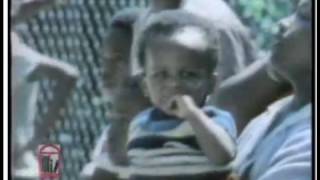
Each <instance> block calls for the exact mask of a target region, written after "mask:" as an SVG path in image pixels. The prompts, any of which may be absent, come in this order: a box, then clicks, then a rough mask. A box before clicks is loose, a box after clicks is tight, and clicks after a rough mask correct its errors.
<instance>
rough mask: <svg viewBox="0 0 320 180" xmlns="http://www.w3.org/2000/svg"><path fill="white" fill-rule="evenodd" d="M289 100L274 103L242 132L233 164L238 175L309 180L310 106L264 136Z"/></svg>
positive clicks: (254, 178)
mask: <svg viewBox="0 0 320 180" xmlns="http://www.w3.org/2000/svg"><path fill="white" fill-rule="evenodd" d="M291 100H292V97H287V98H284V99H281V100H280V101H278V102H276V103H275V104H274V105H272V106H271V107H270V108H269V109H268V110H267V112H265V113H263V114H262V115H260V116H258V117H257V118H255V119H254V120H253V121H252V122H251V123H249V125H248V126H247V127H246V128H245V129H244V131H243V132H242V134H241V135H240V137H239V139H238V156H237V158H236V161H235V167H236V170H237V173H238V174H239V175H241V176H244V177H245V178H247V179H250V180H283V179H290V180H308V179H311V104H308V105H305V106H304V107H302V108H301V109H299V110H297V111H295V112H291V113H289V114H287V115H286V116H283V117H282V118H284V119H282V121H281V122H280V124H278V125H277V126H276V127H275V128H274V129H273V130H272V131H270V132H268V133H267V130H268V128H269V127H270V125H271V124H272V123H273V122H274V121H275V119H276V118H275V116H276V115H277V113H278V112H279V110H280V109H281V108H283V107H285V106H287V105H288V103H289V102H290V101H291ZM278 120H281V118H280V119H277V121H278Z"/></svg>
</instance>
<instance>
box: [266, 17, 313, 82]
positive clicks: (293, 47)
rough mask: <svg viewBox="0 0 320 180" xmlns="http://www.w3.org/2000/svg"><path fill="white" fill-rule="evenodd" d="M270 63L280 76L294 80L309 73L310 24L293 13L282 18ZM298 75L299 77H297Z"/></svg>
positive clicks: (310, 66) (310, 65)
mask: <svg viewBox="0 0 320 180" xmlns="http://www.w3.org/2000/svg"><path fill="white" fill-rule="evenodd" d="M279 26H280V31H279V34H278V35H277V41H278V42H277V43H276V44H275V45H274V47H273V52H272V56H271V65H272V67H273V68H274V69H275V70H276V71H277V72H278V73H279V74H281V76H283V77H284V78H286V79H288V80H294V79H297V78H300V77H301V76H306V75H308V76H309V75H310V74H311V68H312V64H311V63H312V61H311V60H312V58H311V25H310V22H308V21H305V20H303V19H301V18H300V17H298V16H296V15H294V16H290V17H288V18H285V19H282V20H281V21H280V23H279ZM297 76H300V77H297Z"/></svg>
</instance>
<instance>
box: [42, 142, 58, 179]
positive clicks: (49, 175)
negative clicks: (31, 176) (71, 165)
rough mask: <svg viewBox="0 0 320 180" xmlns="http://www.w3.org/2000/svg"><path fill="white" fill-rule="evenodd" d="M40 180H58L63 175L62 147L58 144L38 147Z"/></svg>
mask: <svg viewBox="0 0 320 180" xmlns="http://www.w3.org/2000/svg"><path fill="white" fill-rule="evenodd" d="M38 163H39V173H40V180H53V179H54V180H57V179H59V177H60V175H61V168H62V158H61V147H60V145H58V144H42V145H39V147H38Z"/></svg>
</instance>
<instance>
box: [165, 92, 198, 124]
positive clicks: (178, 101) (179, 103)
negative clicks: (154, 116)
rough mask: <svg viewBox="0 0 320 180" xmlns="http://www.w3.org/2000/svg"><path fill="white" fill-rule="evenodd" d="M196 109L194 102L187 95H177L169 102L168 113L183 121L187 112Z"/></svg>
mask: <svg viewBox="0 0 320 180" xmlns="http://www.w3.org/2000/svg"><path fill="white" fill-rule="evenodd" d="M197 109H198V107H197V106H196V104H195V102H194V101H193V99H192V98H191V97H190V96H188V95H178V96H175V97H173V98H172V99H171V100H170V101H169V111H170V112H171V114H173V115H175V116H177V117H179V118H182V119H185V117H186V116H187V115H188V114H189V112H191V111H194V110H197Z"/></svg>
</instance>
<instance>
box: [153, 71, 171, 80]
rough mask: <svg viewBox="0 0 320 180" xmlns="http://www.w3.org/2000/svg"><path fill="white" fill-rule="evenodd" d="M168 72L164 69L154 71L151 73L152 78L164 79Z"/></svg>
mask: <svg viewBox="0 0 320 180" xmlns="http://www.w3.org/2000/svg"><path fill="white" fill-rule="evenodd" d="M167 76H168V74H167V73H166V72H165V71H160V72H156V73H154V74H153V75H152V77H153V78H157V79H165V78H167Z"/></svg>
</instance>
